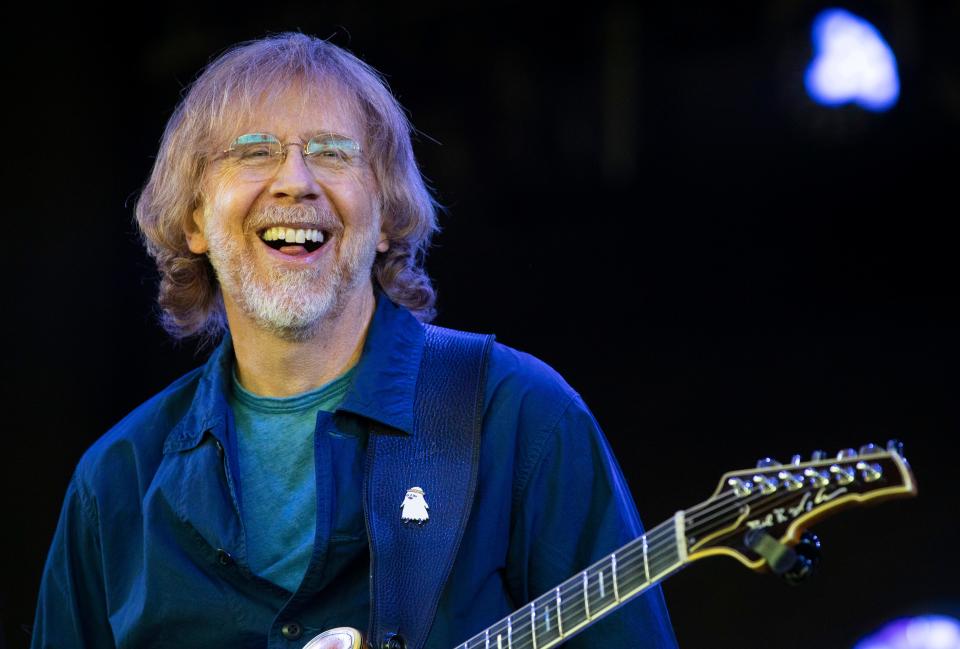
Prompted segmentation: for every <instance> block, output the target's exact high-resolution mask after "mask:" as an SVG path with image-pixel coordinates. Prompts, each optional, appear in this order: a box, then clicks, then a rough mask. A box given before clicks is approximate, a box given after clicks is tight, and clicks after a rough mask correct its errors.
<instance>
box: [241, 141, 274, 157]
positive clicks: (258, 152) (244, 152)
mask: <svg viewBox="0 0 960 649" xmlns="http://www.w3.org/2000/svg"><path fill="white" fill-rule="evenodd" d="M234 152H235V153H236V155H237V157H238V158H240V159H241V160H256V159H258V158H269V157H270V156H272V155H273V150H272V148H271V147H270V146H268V145H266V144H247V145H244V146H238V147H236V148H235V149H234Z"/></svg>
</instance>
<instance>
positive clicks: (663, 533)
mask: <svg viewBox="0 0 960 649" xmlns="http://www.w3.org/2000/svg"><path fill="white" fill-rule="evenodd" d="M804 493H810V487H809V486H808V487H807V489H806V490H805V491H804ZM778 494H779V495H786V497H781V498H777V499H776V502H772V503H767V504H768V506H769V508H773V507H775V505H776V504H779V503H781V502H783V501H786V500H790V499H792V498H794V497H796V496H798V495H800V491H799V490H797V491H793V492H790V491H779V492H778ZM772 495H773V494H763V493H762V492H754V493H752V494H750V496H749V497H742V498H741V500H740V501H738V503H737V506H736V507H726V508H723V507H722V504H725V502H726V501H729V500H730V497H731V496H732V497H735V494H734V492H733V491H732V490H731V491H729V492H722V493H721V495H720V496H721V497H722V499H721V497H717V498H714V499H713V500H712V501H709V502H708V503H700V504H698V505H695V506H693V507H691V508H690V509H689V510H687V513H688V515H689V513H693V512H695V511H697V510H703V511H699V512H697V515H698V516H703V515H704V514H707V513H712V514H713V515H711V516H710V517H708V518H706V519H703V520H702V521H700V522H698V523H696V524H695V525H689V526H688V527H687V530H686V531H685V532H688V531H691V530H692V529H694V528H704V527H705V526H706V525H707V524H709V523H710V522H712V521H714V520H716V519H717V518H719V517H721V516H724V515H727V514H729V513H731V512H733V511H739V510H740V509H741V508H742V506H743V505H745V504H750V503H753V502H755V501H757V500H759V499H762V498H769V497H770V496H772ZM708 505H710V506H709V507H708ZM718 508H720V509H722V510H723V511H719V512H714V510H716V509H718ZM762 511H763V510H761V512H762ZM761 515H762V514H761ZM691 519H693V516H691ZM674 523H675V521H674V520H668V521H665V522H664V523H661V524H660V525H658V526H657V527H655V528H653V529H652V530H650V532H648V533H647V535H646V536H647V546H648V550H649V549H650V546H652V545H654V544H658V543H659V542H661V541H663V540H664V539H665V538H667V537H671V536H674V535H675V534H676V531H675V529H674ZM715 529H719V528H715ZM703 531H704V532H705V531H707V530H706V529H704V530H703ZM701 533H702V532H701V531H697V532H696V534H697V535H700V534H701ZM685 536H686V534H685ZM641 538H642V537H638V538H637V539H634V540H633V541H631V542H630V543H628V544H627V545H625V546H624V547H623V548H621V550H618V551H617V553H619V554H618V565H617V572H620V570H621V569H623V570H629V569H631V568H633V567H634V565H635V564H637V563H638V562H639V561H642V560H643V559H644V557H643V554H644V553H643V548H642V545H641V544H639V543H637V541H639V540H640V539H641ZM631 546H640V547H631ZM637 555H639V556H637ZM612 556H613V555H612V554H611V555H608V556H607V557H605V558H604V559H601V561H600V562H598V564H594V566H591V567H590V568H587V569H586V570H583V571H580V572H579V573H577V574H576V575H575V576H574V577H571V578H570V579H568V580H567V581H566V582H564V583H561V584H560V585H558V586H557V587H556V588H554V589H551V590H550V591H548V592H547V593H545V594H544V595H542V596H541V597H538V598H537V599H534V600H533V601H532V602H531V603H529V604H527V605H525V606H524V607H522V608H521V609H518V610H517V611H515V612H514V613H511V614H510V615H509V616H507V617H505V618H503V619H502V620H500V621H498V622H496V623H494V625H492V626H491V627H489V628H488V630H487V631H488V632H489V631H493V630H494V629H496V627H497V625H498V624H502V625H503V629H500V631H501V632H503V631H505V630H506V629H507V627H508V626H509V627H510V634H509V635H510V638H511V643H512V641H513V638H514V637H516V639H517V640H518V641H524V640H525V639H526V637H527V635H530V636H531V637H532V635H533V634H532V631H533V630H534V626H533V625H532V623H531V620H530V615H529V613H530V610H531V607H533V610H534V611H536V603H537V601H538V600H541V599H544V600H545V601H550V603H553V602H552V601H551V597H552V596H553V593H554V592H555V591H559V593H560V597H561V601H562V600H563V598H564V595H568V596H569V595H571V594H573V595H578V596H582V597H584V598H585V600H586V604H584V606H583V610H584V617H583V618H582V619H580V620H577V621H575V622H574V624H573V626H577V625H579V624H582V623H583V622H584V621H589V620H592V619H593V618H594V616H592V615H587V608H588V606H589V601H590V600H591V599H593V598H594V595H597V594H599V593H600V590H601V589H600V586H599V579H598V580H597V582H598V583H597V585H596V586H595V587H594V586H591V585H590V582H591V580H590V579H589V577H590V570H592V569H593V570H596V571H595V572H594V573H593V574H594V575H596V574H599V572H598V571H599V569H600V568H599V566H600V564H602V563H603V562H604V561H607V560H608V559H611V557H612ZM671 556H673V557H675V558H676V560H674V561H666V562H665V564H664V565H662V566H661V565H660V563H661V562H663V561H664V559H668V558H670V557H671ZM646 561H647V566H648V567H656V568H658V569H651V570H649V572H650V573H651V574H652V575H653V576H654V578H653V579H651V580H650V581H649V582H648V581H647V579H646V571H645V577H644V582H643V584H642V587H641V588H640V589H639V590H637V591H636V592H633V593H631V594H630V596H629V597H630V598H632V597H633V596H635V595H639V594H640V593H641V592H643V591H644V590H646V589H648V588H649V587H650V586H652V585H653V584H655V583H656V582H657V581H659V580H660V577H661V573H664V574H665V573H667V572H669V571H670V570H671V569H672V568H679V567H681V566H682V563H678V561H679V553H678V552H677V549H676V547H675V545H674V547H672V548H671V547H668V548H663V549H657V550H656V551H655V552H653V553H650V552H649V551H648V556H647V557H646ZM612 565H613V564H612V561H611V563H610V566H611V572H612V570H613V568H612ZM584 573H586V574H587V577H588V580H587V581H588V585H587V588H586V591H584V589H583V588H582V583H581V580H582V579H583V575H584ZM611 586H612V582H611ZM604 599H605V595H604V596H601V597H600V601H604ZM595 601H596V600H595ZM610 601H613V602H616V603H617V604H618V605H619V603H623V602H624V599H623V598H622V597H621V598H620V599H619V600H617V599H613V600H610ZM607 606H608V605H604V606H602V607H601V608H606V607H607ZM561 607H562V604H561ZM561 613H562V610H561ZM568 614H569V613H568ZM514 617H517V618H518V619H517V621H516V623H515V624H514V621H513V619H512V618H514ZM508 619H509V620H510V622H509V623H508ZM534 623H535V622H534ZM528 626H529V627H530V630H531V633H526V630H527V627H528ZM563 637H566V635H564V636H563ZM474 640H479V641H483V640H484V634H480V635H478V636H475V637H474V638H471V639H469V640H467V642H466V643H464V644H463V645H462V646H464V647H468V646H469V643H470V642H472V641H474ZM458 646H460V645H458Z"/></svg>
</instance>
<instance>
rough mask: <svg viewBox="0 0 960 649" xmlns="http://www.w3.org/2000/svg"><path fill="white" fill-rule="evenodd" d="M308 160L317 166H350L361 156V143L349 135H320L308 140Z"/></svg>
mask: <svg viewBox="0 0 960 649" xmlns="http://www.w3.org/2000/svg"><path fill="white" fill-rule="evenodd" d="M306 155H307V160H309V161H310V164H311V165H313V166H314V167H317V168H329V169H340V168H343V167H349V166H352V165H354V164H356V162H357V161H358V160H359V158H360V145H359V144H357V143H356V142H354V141H353V140H351V139H350V138H348V137H344V136H342V135H334V134H332V133H328V134H324V135H318V136H316V137H314V138H311V140H310V141H309V142H307V148H306Z"/></svg>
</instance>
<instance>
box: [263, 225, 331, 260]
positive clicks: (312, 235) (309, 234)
mask: <svg viewBox="0 0 960 649" xmlns="http://www.w3.org/2000/svg"><path fill="white" fill-rule="evenodd" d="M329 238H330V233H329V232H326V231H324V230H319V229H310V228H287V227H280V226H275V227H272V228H266V229H265V230H262V231H261V232H260V239H261V241H263V242H264V243H265V244H267V245H268V246H270V247H271V248H273V249H274V250H277V251H279V252H283V253H286V254H291V255H299V254H305V253H307V254H308V253H311V252H313V251H314V250H316V249H317V248H319V247H320V246H322V245H323V244H324V243H325V242H326V241H327V239H329Z"/></svg>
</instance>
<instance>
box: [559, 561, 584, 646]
mask: <svg viewBox="0 0 960 649" xmlns="http://www.w3.org/2000/svg"><path fill="white" fill-rule="evenodd" d="M560 592H561V593H562V594H563V605H562V607H561V609H562V611H563V631H562V633H563V637H564V638H567V637H569V636H571V635H572V634H573V633H574V632H575V631H577V630H578V629H580V628H581V627H582V626H584V625H585V624H587V623H588V622H589V621H590V618H589V617H588V615H587V600H586V592H585V591H584V590H583V577H582V573H581V574H580V575H577V576H576V577H574V578H572V579H569V580H567V581H565V582H564V583H563V584H561V585H560Z"/></svg>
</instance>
